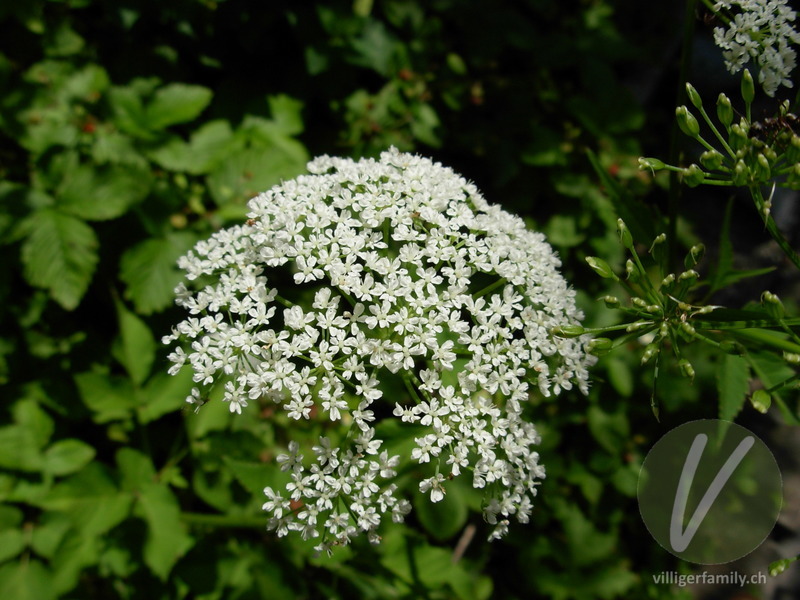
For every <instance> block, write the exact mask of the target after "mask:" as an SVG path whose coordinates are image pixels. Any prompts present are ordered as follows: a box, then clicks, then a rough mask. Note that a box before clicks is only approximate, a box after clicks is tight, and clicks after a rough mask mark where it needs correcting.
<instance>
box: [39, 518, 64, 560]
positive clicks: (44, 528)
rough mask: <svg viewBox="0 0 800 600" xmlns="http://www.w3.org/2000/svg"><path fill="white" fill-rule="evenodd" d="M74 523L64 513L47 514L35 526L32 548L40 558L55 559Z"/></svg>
mask: <svg viewBox="0 0 800 600" xmlns="http://www.w3.org/2000/svg"><path fill="white" fill-rule="evenodd" d="M70 527H72V522H71V521H70V519H69V517H68V516H67V515H65V514H64V513H58V512H46V513H44V514H43V515H42V517H41V518H40V519H39V522H38V523H37V524H36V525H35V526H34V528H33V533H32V534H31V548H33V551H34V552H36V554H38V555H39V556H43V557H45V558H53V556H55V553H56V551H57V550H58V546H59V545H60V544H61V542H62V540H63V539H64V536H65V535H66V534H67V532H68V531H69V530H70Z"/></svg>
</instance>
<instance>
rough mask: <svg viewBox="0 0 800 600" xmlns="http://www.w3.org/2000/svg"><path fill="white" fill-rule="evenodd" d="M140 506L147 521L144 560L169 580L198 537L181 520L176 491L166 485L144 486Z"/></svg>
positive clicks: (140, 495) (141, 491)
mask: <svg viewBox="0 0 800 600" xmlns="http://www.w3.org/2000/svg"><path fill="white" fill-rule="evenodd" d="M137 509H138V512H139V513H140V514H141V515H142V516H143V517H144V520H145V521H146V522H147V539H146V541H145V544H144V562H145V563H146V564H147V566H148V567H150V570H151V571H152V572H153V573H154V574H155V575H156V576H158V577H159V578H160V579H162V580H165V579H166V578H167V575H169V573H170V571H171V570H172V567H173V566H174V565H175V563H176V562H177V561H178V559H179V558H180V557H181V556H183V555H184V554H185V553H186V551H187V550H189V548H191V547H192V544H193V543H194V540H192V538H191V537H190V536H189V534H188V533H187V531H186V526H185V525H184V524H183V522H182V521H181V520H180V514H181V513H180V507H179V505H178V501H177V499H176V498H175V495H174V494H173V493H172V492H171V491H170V490H169V488H168V487H167V486H166V485H161V484H150V485H147V486H145V487H143V488H142V489H141V490H140V493H139V502H138V504H137Z"/></svg>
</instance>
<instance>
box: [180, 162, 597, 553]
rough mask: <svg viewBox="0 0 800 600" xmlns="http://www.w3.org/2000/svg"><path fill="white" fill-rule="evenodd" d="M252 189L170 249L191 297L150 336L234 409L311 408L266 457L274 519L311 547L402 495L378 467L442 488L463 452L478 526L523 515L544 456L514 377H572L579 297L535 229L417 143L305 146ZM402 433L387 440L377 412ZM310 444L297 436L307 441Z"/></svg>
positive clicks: (533, 382) (583, 366)
mask: <svg viewBox="0 0 800 600" xmlns="http://www.w3.org/2000/svg"><path fill="white" fill-rule="evenodd" d="M308 168H309V171H310V173H311V174H310V175H305V176H300V177H298V178H297V179H295V180H292V181H288V182H285V183H283V184H281V185H279V186H276V187H274V188H273V189H271V190H269V191H268V192H265V193H263V194H261V195H259V196H257V197H256V198H254V199H252V200H251V201H250V204H249V207H250V210H251V212H250V214H249V217H250V219H249V220H248V222H247V224H245V225H242V226H236V227H232V228H229V229H226V230H223V231H220V232H218V233H216V234H214V235H213V236H212V237H211V239H209V240H208V241H204V242H201V243H199V244H197V246H196V247H195V248H194V250H193V251H191V252H190V253H189V254H188V255H187V256H185V257H183V258H182V259H181V260H180V263H179V264H180V266H181V268H183V269H184V270H185V271H186V278H187V279H188V280H189V283H190V286H191V287H192V288H193V289H194V290H196V291H194V292H192V291H190V290H189V288H188V287H187V286H186V285H183V284H181V285H180V286H179V287H178V289H177V303H178V304H179V305H180V306H182V307H184V308H185V309H186V310H187V311H188V312H189V314H190V316H189V317H188V318H187V319H186V320H185V321H183V322H181V323H180V324H179V325H178V326H177V327H176V328H175V329H174V331H173V334H172V335H171V336H167V337H166V338H165V340H164V341H165V343H168V344H172V343H174V342H175V341H180V342H183V343H185V344H188V346H189V347H190V349H189V350H186V351H184V350H183V349H182V346H181V345H178V347H176V348H175V350H174V351H173V352H172V354H171V355H170V360H171V361H172V362H173V363H174V364H173V365H172V367H171V369H170V371H171V372H172V373H176V372H177V371H178V370H179V369H180V368H181V367H182V366H183V365H184V364H188V365H189V366H190V367H191V369H192V370H193V372H194V381H195V382H196V383H197V388H196V389H195V390H194V391H193V393H192V395H191V396H190V397H189V398H187V401H189V402H190V403H193V404H194V403H198V402H199V399H200V398H205V397H206V395H207V389H208V388H209V387H210V386H213V385H216V384H222V385H223V386H224V401H225V402H229V403H230V409H231V411H232V412H237V413H240V412H241V411H242V409H243V408H244V407H247V406H248V404H249V403H270V404H271V403H276V404H278V405H280V406H282V408H283V409H284V410H285V411H286V412H287V414H288V416H289V417H291V418H292V419H296V420H297V421H300V422H303V421H306V420H311V419H316V420H318V421H319V420H321V421H322V422H324V423H327V425H326V426H325V433H326V434H327V435H324V436H321V437H320V438H319V443H318V444H317V445H315V446H314V447H313V448H311V454H308V456H309V459H308V460H307V459H306V456H304V455H303V454H302V452H301V448H300V446H299V444H298V443H297V442H295V441H292V442H291V443H290V444H289V452H288V454H283V455H281V456H279V457H278V461H279V462H280V463H281V467H282V469H283V470H284V471H285V472H286V473H287V474H288V475H289V476H290V478H291V480H290V481H289V483H288V484H287V485H286V488H285V489H284V490H273V489H272V488H267V489H265V494H266V496H267V502H266V503H265V504H264V509H265V510H266V511H268V512H269V513H270V515H271V519H270V527H271V528H273V529H276V530H277V532H278V534H279V535H285V534H286V533H288V532H289V531H292V530H296V531H299V532H301V533H302V535H303V537H304V538H317V537H320V538H321V543H320V544H319V546H318V549H319V550H321V551H329V550H330V548H331V547H332V546H333V545H340V544H347V543H348V542H349V541H350V540H351V539H352V538H353V537H354V536H356V535H358V534H360V533H366V534H367V535H368V536H369V538H370V540H372V541H378V540H379V537H378V534H377V529H378V526H379V524H380V522H381V519H382V517H383V516H385V515H391V518H393V519H394V520H396V521H402V519H403V517H404V516H405V515H406V514H407V513H408V512H409V510H410V504H409V502H408V501H407V500H405V499H403V498H401V497H400V495H399V492H398V488H397V485H396V484H395V483H394V482H393V480H394V479H395V478H396V477H397V471H398V470H400V469H402V470H403V471H404V472H406V473H408V472H411V473H413V476H415V477H417V480H418V482H419V489H420V491H421V492H423V493H425V494H428V495H429V496H430V499H431V501H433V502H437V501H440V500H442V498H443V497H444V495H445V493H446V487H447V482H448V480H449V479H452V478H454V477H458V476H460V475H462V474H463V473H464V472H465V471H466V472H469V477H471V480H472V485H473V486H474V487H475V488H485V490H486V503H485V507H484V516H485V519H486V520H487V521H488V522H489V523H490V524H493V525H494V526H495V527H494V528H493V533H492V536H491V537H500V536H502V535H503V534H504V533H505V531H506V530H507V528H508V524H509V518H510V517H511V516H514V517H516V519H517V520H518V521H521V522H526V521H527V520H528V515H529V512H530V510H531V507H532V498H533V497H534V496H535V495H536V489H537V488H536V484H537V480H539V479H541V478H543V477H544V476H545V471H544V468H543V467H542V466H541V465H540V464H539V455H538V454H537V453H536V452H535V451H534V450H533V446H534V445H535V444H537V443H538V441H539V436H538V434H537V431H536V429H535V427H534V426H533V425H532V424H531V423H529V422H527V421H526V420H525V419H524V417H523V410H524V408H523V407H524V406H525V404H526V401H527V400H528V399H529V395H530V394H531V393H537V394H541V395H542V396H551V395H554V394H558V393H559V392H561V391H562V390H569V389H571V388H572V387H573V386H577V388H579V389H580V390H581V391H583V392H584V393H586V391H587V387H588V372H587V368H588V367H589V366H590V365H591V364H592V363H593V361H594V357H592V356H591V355H588V354H587V353H586V351H585V347H584V346H585V343H586V341H587V340H586V339H565V338H559V337H554V336H553V334H552V332H551V331H552V329H553V328H555V327H558V326H565V325H575V324H577V323H578V321H579V320H580V318H581V317H582V315H581V314H580V313H579V312H578V310H577V309H576V308H575V301H574V292H573V291H572V290H571V289H570V288H569V287H568V286H567V284H566V282H565V281H564V279H563V277H562V276H561V275H560V274H559V272H558V270H557V269H558V267H559V266H560V263H559V260H558V258H557V257H556V256H555V255H554V253H553V251H552V249H551V248H550V246H549V245H548V244H547V243H546V241H545V239H544V236H543V235H541V234H539V233H534V232H532V231H530V230H528V229H527V228H526V226H525V224H524V222H523V221H522V220H521V219H520V218H518V217H515V216H512V215H510V214H509V213H507V212H504V211H503V210H502V209H501V208H499V207H498V206H493V205H490V204H488V203H487V202H486V201H485V200H484V199H483V197H482V196H481V195H480V193H479V192H478V190H477V189H476V188H475V186H474V185H472V184H471V183H468V182H467V181H466V180H464V179H463V178H462V177H460V176H458V175H457V174H455V173H454V172H453V171H452V170H451V169H448V168H445V167H443V166H441V165H440V164H438V163H436V164H435V163H433V162H431V161H430V160H428V159H425V158H421V157H417V156H412V155H410V154H404V153H400V152H398V151H397V150H395V149H392V150H390V151H387V152H385V153H383V154H382V155H381V157H380V159H379V160H372V159H370V160H361V161H359V162H354V161H352V160H349V159H341V158H330V157H327V156H323V157H321V158H317V159H315V160H314V161H312V162H311V163H310V164H309V165H308ZM391 421H394V423H392V425H395V426H402V427H403V428H406V429H407V430H408V431H409V432H410V437H409V439H412V438H413V440H414V442H415V447H414V448H413V450H412V451H411V452H410V453H409V455H407V456H399V455H390V454H389V452H388V451H387V449H386V448H385V445H384V441H383V440H382V439H381V431H382V427H383V426H385V425H386V423H388V422H391ZM312 455H313V456H312Z"/></svg>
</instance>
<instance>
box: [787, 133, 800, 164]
mask: <svg viewBox="0 0 800 600" xmlns="http://www.w3.org/2000/svg"><path fill="white" fill-rule="evenodd" d="M786 160H787V161H788V162H790V163H796V162H798V161H800V136H798V135H792V139H791V140H790V141H789V147H788V148H787V149H786Z"/></svg>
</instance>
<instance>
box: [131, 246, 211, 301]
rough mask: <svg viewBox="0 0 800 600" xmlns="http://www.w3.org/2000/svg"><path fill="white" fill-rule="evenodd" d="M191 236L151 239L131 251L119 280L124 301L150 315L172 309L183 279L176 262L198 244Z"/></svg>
mask: <svg viewBox="0 0 800 600" xmlns="http://www.w3.org/2000/svg"><path fill="white" fill-rule="evenodd" d="M196 240H197V238H196V237H195V236H194V235H192V234H190V233H172V234H170V235H169V236H167V237H166V238H163V239H149V240H145V241H143V242H140V243H138V244H137V245H135V246H133V247H132V248H130V249H128V250H127V251H126V252H125V254H123V255H122V259H121V260H120V273H119V276H120V279H122V281H124V282H125V284H126V285H127V288H126V290H125V298H127V299H128V300H130V301H131V302H133V305H134V307H135V308H136V312H137V313H139V314H142V315H149V314H152V313H154V312H158V311H161V310H164V309H165V308H168V307H169V306H171V305H172V304H173V302H174V300H175V295H174V290H175V286H177V285H178V283H179V282H180V281H181V280H182V278H183V275H182V273H181V271H180V270H179V269H178V266H177V262H178V258H180V257H181V256H182V255H183V254H185V253H186V251H187V250H189V248H191V247H192V246H193V245H194V243H195V242H196Z"/></svg>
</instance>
